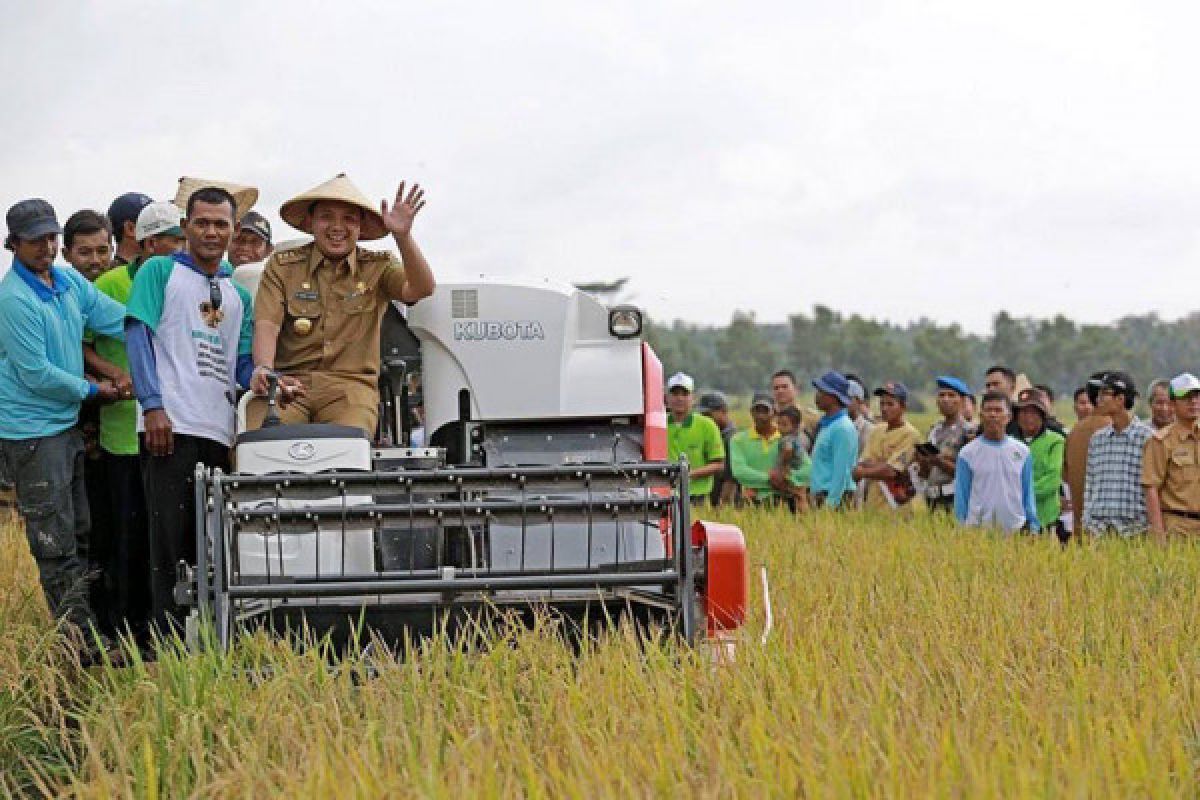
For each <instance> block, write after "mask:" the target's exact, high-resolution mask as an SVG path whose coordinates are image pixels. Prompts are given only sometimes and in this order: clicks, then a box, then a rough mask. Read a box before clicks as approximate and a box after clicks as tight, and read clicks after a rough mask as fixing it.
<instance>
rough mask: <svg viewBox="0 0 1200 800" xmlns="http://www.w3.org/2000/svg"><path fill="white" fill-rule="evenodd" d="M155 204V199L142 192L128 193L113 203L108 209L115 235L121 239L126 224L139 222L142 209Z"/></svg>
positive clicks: (109, 221)
mask: <svg viewBox="0 0 1200 800" xmlns="http://www.w3.org/2000/svg"><path fill="white" fill-rule="evenodd" d="M153 202H154V198H153V197H150V196H149V195H145V194H142V193H141V192H126V193H125V194H123V195H121V196H120V197H118V198H117V199H116V200H113V201H112V205H111V206H109V207H108V224H109V225H110V226H111V227H112V231H113V235H114V236H116V237H117V239H120V238H121V232H122V231H124V230H125V223H126V222H133V223H136V222H137V218H138V214H140V213H142V209H143V208H145V207H146V206H148V205H150V204H151V203H153Z"/></svg>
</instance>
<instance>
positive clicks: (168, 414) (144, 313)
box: [125, 188, 254, 634]
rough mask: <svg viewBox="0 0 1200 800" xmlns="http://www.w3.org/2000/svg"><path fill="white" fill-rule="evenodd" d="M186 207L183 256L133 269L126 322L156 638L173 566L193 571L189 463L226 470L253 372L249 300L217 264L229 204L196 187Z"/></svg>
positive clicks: (170, 598)
mask: <svg viewBox="0 0 1200 800" xmlns="http://www.w3.org/2000/svg"><path fill="white" fill-rule="evenodd" d="M187 206H188V207H187V217H186V219H185V220H184V224H183V232H184V235H185V236H186V238H187V241H188V252H186V253H176V254H174V255H171V256H156V257H154V258H151V259H149V260H147V261H145V262H144V263H143V264H142V265H141V267H140V268H139V269H138V272H137V275H136V277H135V278H134V281H133V287H132V289H131V292H130V296H129V302H128V303H127V304H126V319H125V334H126V346H127V349H128V352H129V362H130V371H131V372H132V375H133V385H134V390H135V393H136V395H137V400H138V406H139V411H140V413H139V415H138V422H137V429H138V433H139V435H140V438H141V441H140V445H139V449H140V456H141V461H142V481H143V485H144V487H145V491H146V504H147V511H148V512H149V513H148V523H149V524H148V527H149V536H150V560H151V573H152V579H151V582H152V587H151V588H152V602H153V622H154V624H155V625H157V626H158V628H159V630H160V632H162V633H164V634H166V633H169V632H170V631H171V628H172V627H173V626H178V625H181V624H182V621H183V620H182V616H181V612H180V609H179V608H178V607H177V606H176V604H175V598H174V586H175V569H176V564H177V563H178V562H179V561H181V560H182V561H186V562H188V563H190V564H195V563H196V541H195V537H196V530H195V519H196V517H195V496H194V494H193V491H194V489H193V480H194V474H195V469H196V464H197V463H202V464H204V465H205V466H208V467H221V468H223V469H228V468H229V448H230V447H231V446H232V444H233V437H234V416H235V414H234V412H235V402H236V400H237V394H236V393H237V387H238V386H239V385H240V386H242V387H245V386H246V385H248V383H249V380H250V374H251V373H252V372H253V365H252V364H251V359H250V346H251V340H252V338H253V332H254V319H253V314H252V306H251V301H250V295H249V294H248V293H247V292H246V290H245V289H243V288H242V287H240V286H238V285H237V284H235V283H234V282H233V280H232V278H231V275H232V269H231V267H230V265H229V263H228V262H226V261H224V260H223V256H224V255H225V251H226V249H227V247H228V246H229V239H230V236H231V235H232V234H233V216H234V207H235V206H234V200H233V197H231V196H230V195H229V193H228V192H226V191H225V190H224V189H218V188H205V189H200V190H198V191H196V192H194V193H193V194H192V195H191V197H190V198H189V200H188V203H187Z"/></svg>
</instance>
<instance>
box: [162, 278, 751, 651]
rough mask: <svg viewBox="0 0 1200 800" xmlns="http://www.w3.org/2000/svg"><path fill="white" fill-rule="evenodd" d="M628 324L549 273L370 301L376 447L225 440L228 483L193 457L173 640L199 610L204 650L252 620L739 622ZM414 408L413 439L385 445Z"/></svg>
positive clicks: (396, 624)
mask: <svg viewBox="0 0 1200 800" xmlns="http://www.w3.org/2000/svg"><path fill="white" fill-rule="evenodd" d="M641 327H642V324H641V314H640V313H639V312H638V311H637V310H636V309H633V308H631V307H627V306H618V307H615V308H612V309H609V308H606V307H604V306H603V305H602V304H600V303H599V302H598V301H597V300H595V299H594V298H592V297H591V296H589V295H587V294H584V293H582V292H580V291H578V290H576V289H574V288H571V287H565V286H560V285H556V284H551V283H545V284H533V283H513V282H505V283H493V282H487V281H480V282H478V283H474V284H468V285H452V286H439V288H438V289H437V290H436V291H435V293H434V294H433V296H432V297H430V298H427V299H426V300H423V301H421V303H419V304H417V305H416V306H414V307H413V308H411V309H410V310H409V313H408V319H407V321H405V320H404V318H403V317H402V316H401V315H400V313H399V312H397V311H395V309H391V310H389V313H388V315H387V316H386V317H385V320H384V330H383V348H384V353H383V364H384V376H383V379H382V380H381V398H382V402H381V415H380V420H381V421H380V425H379V430H378V431H377V432H376V434H375V436H374V437H373V438H372V437H368V435H367V434H366V433H365V432H363V431H361V430H359V429H357V428H347V427H342V426H336V425H279V424H274V425H272V424H268V425H265V426H264V427H263V428H261V429H259V430H255V431H243V432H241V433H240V434H239V436H238V439H237V443H236V445H235V447H236V451H235V463H236V467H235V471H234V472H233V473H231V474H224V473H222V472H221V471H220V470H206V469H203V468H199V467H198V469H197V474H196V500H197V503H196V508H197V520H196V521H197V537H198V541H197V554H198V561H197V564H196V565H195V567H194V568H193V567H185V566H182V565H181V569H180V581H179V584H178V587H177V594H178V595H179V597H180V598H182V599H183V600H184V601H185V602H187V603H189V604H191V605H192V606H193V611H192V613H191V615H190V616H189V625H188V629H189V635H190V638H193V640H194V634H195V632H196V631H197V630H198V627H197V623H198V622H200V621H202V620H207V621H210V622H211V624H212V625H213V628H214V630H215V634H216V639H217V641H218V642H219V644H220V645H221V646H223V647H227V646H228V645H229V643H230V642H231V640H232V638H233V637H234V636H235V634H236V632H237V631H238V630H239V629H242V628H245V627H253V626H263V627H266V628H268V629H270V630H273V631H277V632H280V633H282V632H285V631H288V630H298V629H300V628H301V626H304V627H305V628H306V629H307V630H308V631H310V632H315V633H318V634H325V633H330V634H332V635H333V636H334V637H335V638H343V639H344V638H345V637H347V636H349V635H350V633H351V631H352V630H354V629H355V628H357V627H358V626H360V625H364V624H365V626H366V627H368V628H369V629H370V630H371V632H372V633H375V634H377V635H380V636H382V637H384V638H385V639H386V640H392V641H398V640H400V639H401V638H402V637H403V636H405V635H411V634H420V633H422V632H428V631H431V630H436V629H441V628H443V627H448V628H450V629H453V628H454V627H455V626H457V625H461V624H462V623H463V622H464V621H465V620H468V619H471V618H472V615H474V614H478V613H490V612H491V611H494V610H501V611H509V612H517V613H520V614H531V613H533V612H534V611H536V610H538V609H542V610H550V611H552V612H553V613H556V614H562V615H566V616H569V617H570V618H572V619H574V620H577V621H582V620H585V619H586V620H590V621H592V622H596V621H600V622H603V621H610V620H618V619H623V618H632V619H633V620H635V621H636V622H638V623H645V624H649V625H659V626H661V627H662V628H664V629H667V630H673V631H675V632H677V633H678V635H680V636H682V637H683V638H684V639H686V640H687V641H689V642H691V641H695V640H697V639H698V638H701V637H721V636H723V635H724V634H727V633H728V632H730V631H732V630H734V629H736V628H737V627H738V626H739V625H741V623H742V621H743V619H744V616H745V609H746V578H747V576H746V560H745V543H744V540H743V537H742V534H741V532H740V531H739V530H738V529H737V528H735V527H732V526H729V525H721V524H716V523H707V522H701V521H693V520H692V519H691V514H690V512H691V507H690V505H689V502H688V496H687V490H686V486H687V480H688V465H687V464H686V463H684V462H680V463H671V462H669V461H668V460H667V446H666V413H665V410H664V408H663V375H662V367H661V364H660V362H659V360H658V358H657V357H656V356H655V355H654V353H653V351H652V350H651V349H650V348H649V346H648V345H646V344H645V343H644V342H642V340H641ZM414 334H415V336H414ZM418 373H419V375H420V378H421V384H420V388H419V390H418V389H417V388H416V387H415V386H414V385H413V383H412V376H414V375H416V374H418ZM422 401H423V402H422ZM421 414H423V422H424V425H423V428H424V430H425V431H428V432H429V437H428V445H429V446H423V447H410V446H404V445H407V444H410V443H411V437H412V431H413V428H414V425H413V423H414V422H419V421H421V419H420V415H421ZM269 419H270V417H269Z"/></svg>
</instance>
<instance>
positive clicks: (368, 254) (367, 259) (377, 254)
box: [358, 247, 394, 264]
mask: <svg viewBox="0 0 1200 800" xmlns="http://www.w3.org/2000/svg"><path fill="white" fill-rule="evenodd" d="M392 258H394V256H393V255H392V254H391V253H389V252H388V251H387V250H365V249H363V248H361V247H360V248H358V260H359V262H360V263H363V264H369V263H371V262H373V261H391V260H392Z"/></svg>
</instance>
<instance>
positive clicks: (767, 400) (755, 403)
mask: <svg viewBox="0 0 1200 800" xmlns="http://www.w3.org/2000/svg"><path fill="white" fill-rule="evenodd" d="M762 406H766V407H767V408H769V409H772V410H774V408H775V403H774V401H773V400H772V399H771V395H769V394H767V393H765V392H755V393H754V399H753V400H751V401H750V409H751V410H753V409H756V408H760V407H762Z"/></svg>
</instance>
